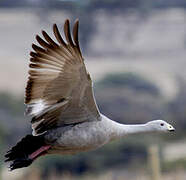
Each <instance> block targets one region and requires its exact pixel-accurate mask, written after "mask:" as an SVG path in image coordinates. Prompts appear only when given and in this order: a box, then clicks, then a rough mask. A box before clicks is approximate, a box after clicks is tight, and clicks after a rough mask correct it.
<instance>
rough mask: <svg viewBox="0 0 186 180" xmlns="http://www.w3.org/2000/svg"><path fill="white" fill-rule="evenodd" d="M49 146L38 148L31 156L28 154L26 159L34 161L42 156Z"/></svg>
mask: <svg viewBox="0 0 186 180" xmlns="http://www.w3.org/2000/svg"><path fill="white" fill-rule="evenodd" d="M50 147H51V146H50V145H47V146H42V147H40V148H39V149H38V150H36V151H35V152H33V153H32V154H30V155H29V156H28V157H29V158H30V159H32V160H33V159H36V158H37V157H38V156H40V155H42V154H43V153H44V152H45V151H47V150H48V149H50Z"/></svg>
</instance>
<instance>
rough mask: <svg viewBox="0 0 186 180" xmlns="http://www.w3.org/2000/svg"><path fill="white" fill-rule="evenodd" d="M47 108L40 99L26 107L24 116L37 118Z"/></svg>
mask: <svg viewBox="0 0 186 180" xmlns="http://www.w3.org/2000/svg"><path fill="white" fill-rule="evenodd" d="M47 107H48V106H47V105H46V104H45V103H44V101H43V100H42V99H39V100H38V101H36V102H34V103H33V104H29V105H28V107H27V111H26V115H31V116H37V115H38V114H40V113H42V112H43V111H44V110H45V109H46V108H47Z"/></svg>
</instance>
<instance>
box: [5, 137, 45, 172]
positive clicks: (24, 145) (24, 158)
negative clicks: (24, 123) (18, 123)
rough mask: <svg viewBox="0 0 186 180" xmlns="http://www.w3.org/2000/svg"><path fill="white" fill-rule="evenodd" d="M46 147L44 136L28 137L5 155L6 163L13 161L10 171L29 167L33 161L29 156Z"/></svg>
mask: <svg viewBox="0 0 186 180" xmlns="http://www.w3.org/2000/svg"><path fill="white" fill-rule="evenodd" d="M43 145H45V142H44V137H43V136H32V135H27V136H26V137H24V138H23V139H22V140H21V141H20V142H18V143H17V144H16V145H15V146H14V147H12V149H10V150H9V151H8V152H7V153H6V154H5V158H6V159H5V162H8V161H11V164H10V166H9V168H10V170H14V169H17V168H22V167H27V166H29V165H31V164H32V162H33V159H30V158H29V155H30V154H32V153H33V152H34V151H36V150H37V149H39V148H40V147H41V146H43Z"/></svg>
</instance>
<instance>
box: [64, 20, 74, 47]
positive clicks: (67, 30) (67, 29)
mask: <svg viewBox="0 0 186 180" xmlns="http://www.w3.org/2000/svg"><path fill="white" fill-rule="evenodd" d="M64 33H65V37H66V40H67V42H68V43H69V44H70V45H71V46H72V47H74V46H75V45H74V43H73V41H72V37H71V34H70V22H69V19H67V20H66V21H65V24H64Z"/></svg>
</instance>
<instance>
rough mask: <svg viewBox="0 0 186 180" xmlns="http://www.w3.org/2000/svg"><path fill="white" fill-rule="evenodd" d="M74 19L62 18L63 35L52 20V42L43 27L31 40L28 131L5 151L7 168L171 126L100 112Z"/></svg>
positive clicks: (164, 123)
mask: <svg viewBox="0 0 186 180" xmlns="http://www.w3.org/2000/svg"><path fill="white" fill-rule="evenodd" d="M78 25H79V21H78V20H76V21H75V24H74V27H73V33H72V35H73V38H72V36H71V32H70V25H69V20H68V19H67V20H66V21H65V24H64V35H65V38H66V41H65V40H64V39H63V38H62V36H61V35H60V33H59V30H58V27H57V25H56V24H54V25H53V33H54V36H55V38H56V40H57V42H55V41H53V40H52V39H51V37H50V36H49V35H48V34H47V33H46V32H45V31H42V35H43V37H44V38H43V39H42V38H41V37H40V36H38V35H37V36H36V40H37V42H38V43H39V44H40V47H39V46H38V45H35V44H32V48H33V50H34V51H33V52H31V53H30V56H31V58H30V65H29V66H30V70H29V77H28V82H27V87H26V95H25V104H26V105H27V107H26V115H31V116H32V120H31V124H32V129H33V133H32V135H27V136H25V137H24V138H23V139H22V140H21V141H20V142H18V143H17V144H16V145H15V146H14V147H12V148H11V149H10V151H8V152H7V153H6V155H5V158H6V160H5V161H6V162H7V161H10V162H11V163H10V166H9V168H10V170H14V169H17V168H22V167H27V166H29V165H30V164H31V163H32V162H33V161H34V160H35V159H37V158H38V157H40V156H42V155H47V154H61V155H65V154H76V153H79V152H83V151H89V150H93V149H96V148H98V147H100V146H103V145H104V144H106V143H108V142H110V141H112V140H115V139H119V138H122V137H125V136H126V135H130V134H136V133H146V132H168V131H174V128H173V126H171V125H170V124H168V123H167V122H165V121H163V120H154V121H150V122H148V123H146V124H136V125H125V124H120V123H117V122H115V121H113V120H111V119H109V118H108V117H106V116H104V115H103V114H101V113H100V112H99V110H98V107H97V105H96V102H95V98H94V94H93V90H92V80H91V77H90V74H89V73H88V72H87V70H86V67H85V64H84V59H83V56H82V54H81V50H80V46H79V40H78Z"/></svg>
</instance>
